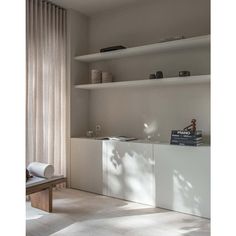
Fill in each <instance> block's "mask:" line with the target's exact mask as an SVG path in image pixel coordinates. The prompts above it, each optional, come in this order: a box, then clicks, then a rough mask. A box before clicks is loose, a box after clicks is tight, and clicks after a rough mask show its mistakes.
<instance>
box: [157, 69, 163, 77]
mask: <svg viewBox="0 0 236 236" xmlns="http://www.w3.org/2000/svg"><path fill="white" fill-rule="evenodd" d="M162 78H163V73H162V71H157V72H156V79H162Z"/></svg>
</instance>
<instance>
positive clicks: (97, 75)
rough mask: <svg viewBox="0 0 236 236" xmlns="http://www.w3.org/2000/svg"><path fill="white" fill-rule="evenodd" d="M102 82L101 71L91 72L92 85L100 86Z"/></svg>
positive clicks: (94, 70) (93, 70)
mask: <svg viewBox="0 0 236 236" xmlns="http://www.w3.org/2000/svg"><path fill="white" fill-rule="evenodd" d="M101 82H102V72H101V71H100V70H96V69H92V70H91V83H92V84H98V83H101Z"/></svg>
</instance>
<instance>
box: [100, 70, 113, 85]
mask: <svg viewBox="0 0 236 236" xmlns="http://www.w3.org/2000/svg"><path fill="white" fill-rule="evenodd" d="M110 82H112V74H111V73H110V72H105V71H103V72H102V83H110Z"/></svg>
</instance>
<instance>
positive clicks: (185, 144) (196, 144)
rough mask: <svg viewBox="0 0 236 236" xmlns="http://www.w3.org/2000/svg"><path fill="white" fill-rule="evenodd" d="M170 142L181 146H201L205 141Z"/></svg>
mask: <svg viewBox="0 0 236 236" xmlns="http://www.w3.org/2000/svg"><path fill="white" fill-rule="evenodd" d="M170 144H173V145H179V146H200V145H202V144H203V143H202V142H200V143H192V144H191V143H185V142H178V143H172V142H171V143H170Z"/></svg>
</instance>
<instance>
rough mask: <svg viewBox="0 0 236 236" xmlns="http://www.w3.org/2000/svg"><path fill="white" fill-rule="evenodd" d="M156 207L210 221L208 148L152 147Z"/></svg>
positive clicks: (164, 145)
mask: <svg viewBox="0 0 236 236" xmlns="http://www.w3.org/2000/svg"><path fill="white" fill-rule="evenodd" d="M154 156H155V162H156V166H155V169H156V171H155V172H156V205H157V206H158V207H163V208H166V209H171V210H174V211H180V212H184V213H189V214H193V215H198V216H203V217H207V218H210V147H209V146H199V147H188V146H175V145H167V144H157V145H154Z"/></svg>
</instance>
